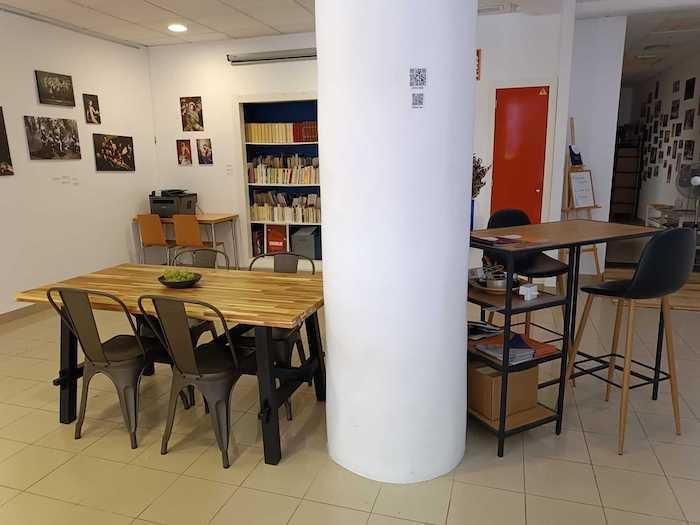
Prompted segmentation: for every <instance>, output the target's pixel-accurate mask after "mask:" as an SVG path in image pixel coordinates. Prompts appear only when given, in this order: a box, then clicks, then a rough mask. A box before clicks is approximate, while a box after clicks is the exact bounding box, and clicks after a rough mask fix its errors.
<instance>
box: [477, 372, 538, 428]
mask: <svg viewBox="0 0 700 525" xmlns="http://www.w3.org/2000/svg"><path fill="white" fill-rule="evenodd" d="M467 370H468V372H467V400H468V406H469V409H470V410H473V411H475V412H477V413H479V414H480V415H482V416H483V417H484V418H485V419H488V420H498V415H499V413H500V403H501V373H500V372H498V371H497V370H494V369H493V368H492V367H489V366H486V365H484V364H483V363H480V362H479V361H478V360H475V361H470V363H469V366H468V369H467ZM538 380H539V377H538V368H537V366H533V367H531V368H527V369H525V370H521V371H519V372H511V373H510V374H509V375H508V395H507V404H506V414H507V415H511V414H515V413H518V412H524V411H526V410H530V409H532V408H534V407H535V406H536V405H537V383H538Z"/></svg>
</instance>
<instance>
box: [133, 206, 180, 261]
mask: <svg viewBox="0 0 700 525" xmlns="http://www.w3.org/2000/svg"><path fill="white" fill-rule="evenodd" d="M136 223H137V224H138V226H139V237H140V238H141V262H142V263H145V262H146V248H151V247H154V246H160V247H162V248H163V250H164V253H165V264H169V263H170V250H171V249H173V248H174V247H175V242H174V241H172V240H168V239H166V238H165V233H164V232H163V225H162V224H161V222H160V217H159V216H158V215H155V214H147V215H138V216H137V217H136Z"/></svg>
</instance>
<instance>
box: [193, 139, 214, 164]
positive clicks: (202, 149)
mask: <svg viewBox="0 0 700 525" xmlns="http://www.w3.org/2000/svg"><path fill="white" fill-rule="evenodd" d="M197 158H198V160H199V164H204V165H208V164H214V156H213V154H212V150H211V139H197Z"/></svg>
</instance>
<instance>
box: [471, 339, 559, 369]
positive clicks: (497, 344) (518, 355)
mask: <svg viewBox="0 0 700 525" xmlns="http://www.w3.org/2000/svg"><path fill="white" fill-rule="evenodd" d="M472 348H474V349H475V350H477V351H478V352H481V353H482V354H484V355H486V356H488V357H490V358H491V359H493V360H495V361H496V362H498V363H503V334H498V335H494V336H491V337H487V338H484V339H480V340H479V342H476V343H473V344H472ZM558 351H559V350H558V349H557V348H556V347H555V346H552V345H550V344H546V343H541V342H539V341H536V340H535V339H532V338H531V337H528V336H526V335H521V334H513V335H512V336H511V338H510V341H509V349H508V362H509V364H510V365H517V364H520V363H524V362H526V361H530V360H531V359H534V358H539V357H544V356H547V355H550V354H553V353H556V352H558Z"/></svg>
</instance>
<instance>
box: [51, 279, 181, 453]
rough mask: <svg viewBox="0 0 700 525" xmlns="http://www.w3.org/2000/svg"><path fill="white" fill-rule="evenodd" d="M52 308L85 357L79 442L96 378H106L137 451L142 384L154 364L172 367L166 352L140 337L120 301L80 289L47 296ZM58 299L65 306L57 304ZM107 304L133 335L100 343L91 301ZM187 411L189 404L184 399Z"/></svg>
mask: <svg viewBox="0 0 700 525" xmlns="http://www.w3.org/2000/svg"><path fill="white" fill-rule="evenodd" d="M46 296H47V298H48V300H49V304H51V306H52V307H53V309H54V310H56V312H57V313H58V315H59V316H60V317H61V319H62V320H63V322H65V323H66V326H68V328H69V329H70V330H71V332H73V334H74V335H75V336H76V338H77V339H78V341H79V342H80V346H81V348H82V349H83V353H84V354H85V362H84V363H83V388H82V395H81V398H80V411H79V413H78V420H77V421H76V423H75V439H80V434H81V430H82V427H83V422H84V420H85V409H86V405H87V394H88V387H89V386H90V380H91V379H92V378H93V377H94V376H95V375H96V374H100V373H102V374H105V375H106V376H107V377H108V378H109V379H110V380H111V381H112V383H114V386H115V388H116V389H117V395H118V396H119V405H120V406H121V411H122V416H123V418H124V424H125V425H126V428H127V430H128V431H129V434H130V435H131V448H136V447H137V443H136V426H137V424H138V405H139V383H140V380H141V375H142V373H143V371H144V369H145V368H146V366H147V365H148V364H149V363H152V362H153V361H155V362H159V363H168V364H171V363H172V361H171V360H170V358H169V357H168V355H167V353H165V350H164V349H163V348H162V347H161V346H160V345H159V344H158V343H157V341H153V340H149V339H144V338H141V337H139V335H138V331H137V329H136V326H135V324H134V321H133V319H132V318H131V314H130V313H129V311H128V310H127V308H126V305H125V304H124V302H123V301H121V299H119V298H118V297H116V296H114V295H112V294H108V293H104V292H97V291H93V290H83V289H78V288H50V289H49V290H48V291H47V292H46ZM56 296H58V299H59V300H60V303H61V306H59V305H58V304H57V302H56ZM91 297H93V298H97V297H99V298H101V299H102V300H105V299H106V300H107V301H110V302H112V303H114V305H115V306H116V307H117V308H118V309H120V310H121V311H123V312H124V315H125V316H126V318H127V319H128V320H129V324H130V325H131V329H132V335H116V336H114V337H111V338H110V339H108V340H106V341H101V340H100V334H99V330H98V327H97V323H96V322H95V315H94V312H93V310H92V305H91V303H90V298H91ZM182 400H183V403H184V404H185V407H187V408H188V407H189V403H188V400H187V399H186V398H185V397H184V396H182Z"/></svg>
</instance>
